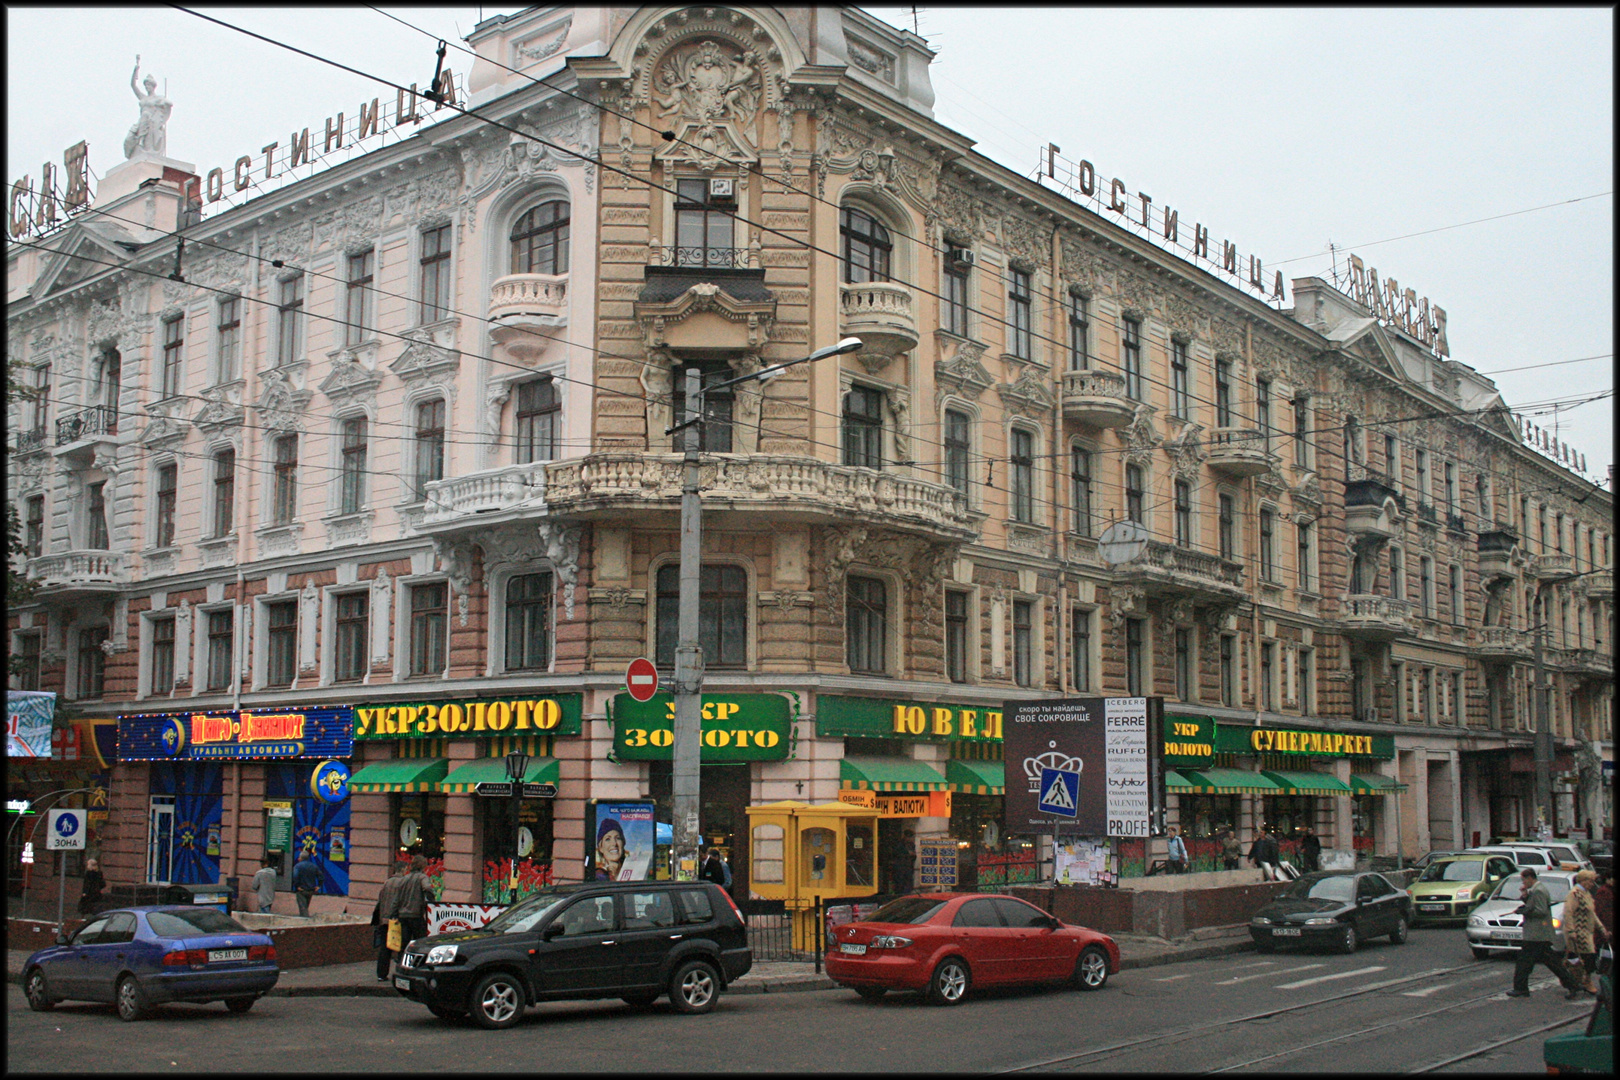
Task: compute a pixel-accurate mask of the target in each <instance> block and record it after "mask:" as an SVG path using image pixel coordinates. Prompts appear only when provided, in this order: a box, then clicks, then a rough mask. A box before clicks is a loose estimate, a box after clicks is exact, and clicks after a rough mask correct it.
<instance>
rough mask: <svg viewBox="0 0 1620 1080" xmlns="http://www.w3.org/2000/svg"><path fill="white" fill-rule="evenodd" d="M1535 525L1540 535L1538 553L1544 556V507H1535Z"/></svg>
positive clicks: (1545, 525)
mask: <svg viewBox="0 0 1620 1080" xmlns="http://www.w3.org/2000/svg"><path fill="white" fill-rule="evenodd" d="M1536 523H1537V526H1538V528H1539V530H1540V533H1541V543H1540V552H1541V554H1543V555H1545V554H1546V553H1547V508H1546V507H1545V506H1538V507H1536Z"/></svg>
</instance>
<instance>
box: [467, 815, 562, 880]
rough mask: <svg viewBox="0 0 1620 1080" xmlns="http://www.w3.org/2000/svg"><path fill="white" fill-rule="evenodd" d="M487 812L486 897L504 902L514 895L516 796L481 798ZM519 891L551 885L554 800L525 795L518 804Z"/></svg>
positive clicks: (485, 846) (484, 862)
mask: <svg viewBox="0 0 1620 1080" xmlns="http://www.w3.org/2000/svg"><path fill="white" fill-rule="evenodd" d="M478 809H479V811H480V812H481V813H482V814H483V819H484V822H483V841H484V849H483V860H482V866H483V872H482V876H481V880H482V900H483V902H484V903H486V904H504V903H507V902H509V901H510V899H511V888H510V887H509V885H508V884H507V883H508V881H509V880H510V875H511V872H512V844H513V841H512V800H510V799H479V800H478ZM517 824H518V828H519V829H520V830H522V831H521V832H520V833H519V834H518V839H517V849H518V864H517V874H518V883H517V894H518V896H519V897H520V898H521V897H524V896H527V895H529V894H530V893H532V892H535V891H537V890H539V889H540V888H542V887H543V886H546V885H550V884H551V882H552V877H551V843H552V800H550V799H524V800H523V802H522V804H521V805H520V806H519V808H518V819H517Z"/></svg>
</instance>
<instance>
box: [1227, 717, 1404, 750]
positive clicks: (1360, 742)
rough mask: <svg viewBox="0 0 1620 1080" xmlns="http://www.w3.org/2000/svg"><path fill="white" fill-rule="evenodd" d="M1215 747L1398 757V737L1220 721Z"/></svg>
mask: <svg viewBox="0 0 1620 1080" xmlns="http://www.w3.org/2000/svg"><path fill="white" fill-rule="evenodd" d="M1215 750H1216V752H1217V753H1232V754H1300V755H1309V756H1311V757H1365V758H1392V757H1394V756H1395V736H1393V735H1347V734H1344V733H1342V732H1337V731H1300V730H1298V729H1295V728H1272V727H1258V728H1252V727H1233V726H1230V725H1227V724H1221V725H1219V726H1217V727H1216V729H1215Z"/></svg>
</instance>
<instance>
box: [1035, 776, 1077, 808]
mask: <svg viewBox="0 0 1620 1080" xmlns="http://www.w3.org/2000/svg"><path fill="white" fill-rule="evenodd" d="M1079 805H1080V774H1079V773H1078V772H1069V771H1068V770H1067V769H1045V768H1043V769H1042V770H1041V800H1040V811H1041V813H1043V814H1053V815H1055V816H1057V817H1067V818H1072V817H1077V816H1079V811H1078V810H1077V809H1076V808H1077V807H1078V806H1079Z"/></svg>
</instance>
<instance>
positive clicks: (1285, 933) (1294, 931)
mask: <svg viewBox="0 0 1620 1080" xmlns="http://www.w3.org/2000/svg"><path fill="white" fill-rule="evenodd" d="M1271 933H1272V934H1273V935H1274V936H1276V937H1299V928H1298V927H1295V926H1285V927H1283V928H1282V929H1280V930H1273V931H1272V932H1271Z"/></svg>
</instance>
